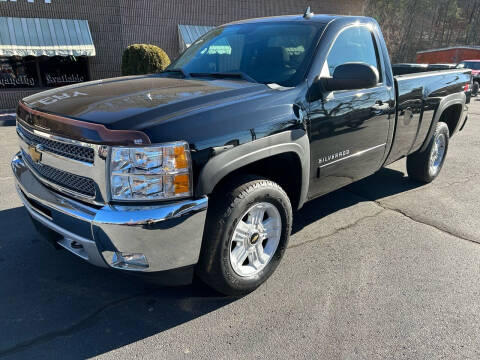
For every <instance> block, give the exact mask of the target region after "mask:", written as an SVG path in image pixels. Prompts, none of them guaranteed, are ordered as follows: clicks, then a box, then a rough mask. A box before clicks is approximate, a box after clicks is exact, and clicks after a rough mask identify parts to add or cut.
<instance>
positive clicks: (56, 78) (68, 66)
mask: <svg viewBox="0 0 480 360" xmlns="http://www.w3.org/2000/svg"><path fill="white" fill-rule="evenodd" d="M39 65H40V76H41V80H42V84H43V85H44V86H45V87H56V86H63V85H68V84H74V83H79V82H84V81H87V80H88V70H87V69H88V64H87V58H86V57H85V56H81V57H74V56H69V57H60V56H55V57H51V58H47V57H45V58H44V59H42V60H41V61H40V62H39Z"/></svg>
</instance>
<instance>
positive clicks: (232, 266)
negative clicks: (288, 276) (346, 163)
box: [197, 177, 292, 296]
mask: <svg viewBox="0 0 480 360" xmlns="http://www.w3.org/2000/svg"><path fill="white" fill-rule="evenodd" d="M210 204H211V206H210V207H209V210H208V211H209V212H208V215H207V223H206V227H205V232H204V234H205V235H204V239H203V245H202V251H201V254H200V260H199V263H198V265H197V274H198V275H199V277H200V278H201V279H202V280H203V281H204V282H206V283H207V284H208V285H209V286H211V287H212V288H214V289H216V290H217V291H219V292H221V293H223V294H226V295H236V296H238V295H244V294H247V293H249V292H251V291H253V290H255V289H256V288H257V287H258V286H260V285H261V284H262V283H263V282H265V281H266V280H267V279H268V277H269V276H270V275H271V274H272V273H273V272H274V271H275V269H276V268H277V266H278V264H279V263H280V260H281V259H282V257H283V254H284V252H285V249H286V248H287V244H288V240H289V236H290V231H291V226H292V207H291V205H290V200H289V198H288V196H287V194H286V193H285V191H283V189H282V188H281V187H280V186H279V185H278V184H276V183H274V182H273V181H270V180H267V179H262V178H258V177H247V178H244V179H243V180H240V181H237V182H236V183H234V184H231V185H230V186H226V187H223V189H221V190H220V191H218V192H217V193H216V194H213V196H212V197H211V201H210Z"/></svg>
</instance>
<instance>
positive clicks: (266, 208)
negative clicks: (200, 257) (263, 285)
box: [230, 202, 282, 276]
mask: <svg viewBox="0 0 480 360" xmlns="http://www.w3.org/2000/svg"><path fill="white" fill-rule="evenodd" d="M281 233H282V219H281V217H280V212H279V211H278V209H277V208H276V207H275V206H274V205H273V204H270V203H267V202H262V203H258V204H255V205H253V206H252V207H251V208H250V209H248V210H247V211H246V212H245V213H244V214H243V216H242V217H241V218H240V220H239V221H238V223H237V225H236V227H235V230H234V231H233V234H232V238H231V240H230V264H231V265H232V268H233V270H234V271H235V273H237V274H238V275H239V276H252V275H255V274H257V273H259V272H260V271H262V270H263V269H264V268H265V266H267V264H268V263H269V262H270V260H271V259H272V257H273V255H274V254H275V251H276V250H277V247H278V244H279V242H280V236H281Z"/></svg>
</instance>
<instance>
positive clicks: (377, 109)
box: [372, 100, 389, 115]
mask: <svg viewBox="0 0 480 360" xmlns="http://www.w3.org/2000/svg"><path fill="white" fill-rule="evenodd" d="M388 108H389V105H388V102H383V101H382V100H377V101H375V104H374V105H373V106H372V111H373V113H374V114H376V115H381V114H383V112H384V111H387V110H388Z"/></svg>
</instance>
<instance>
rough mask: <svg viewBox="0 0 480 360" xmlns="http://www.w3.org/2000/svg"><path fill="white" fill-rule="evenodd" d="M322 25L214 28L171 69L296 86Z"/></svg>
mask: <svg viewBox="0 0 480 360" xmlns="http://www.w3.org/2000/svg"><path fill="white" fill-rule="evenodd" d="M319 30H320V29H319V27H318V26H317V25H315V24H311V23H310V24H305V23H292V22H288V23H280V22H279V23H275V24H272V23H248V24H235V25H229V26H225V27H220V28H216V29H213V30H212V31H210V32H208V33H207V34H206V35H204V36H203V37H201V38H200V39H199V40H197V41H196V42H195V43H193V44H192V45H191V46H190V47H189V48H188V49H187V50H186V51H185V52H184V53H183V54H182V55H180V57H179V58H178V59H177V60H175V61H174V62H173V63H172V64H171V65H170V66H169V67H168V69H167V71H168V70H170V71H172V70H174V71H175V70H177V71H178V70H181V71H183V73H184V74H186V75H188V74H191V75H192V76H194V75H195V74H197V76H198V75H202V76H208V75H209V74H217V75H224V76H228V74H230V75H234V74H235V75H241V77H242V78H244V79H253V80H254V81H257V82H260V83H265V84H267V83H277V84H279V85H282V86H295V85H297V84H298V83H299V82H300V81H301V80H302V79H303V78H304V76H305V72H306V70H307V67H308V65H309V61H310V59H311V58H312V55H313V51H314V47H315V45H316V39H317V37H318V34H319V32H320V31H319Z"/></svg>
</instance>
